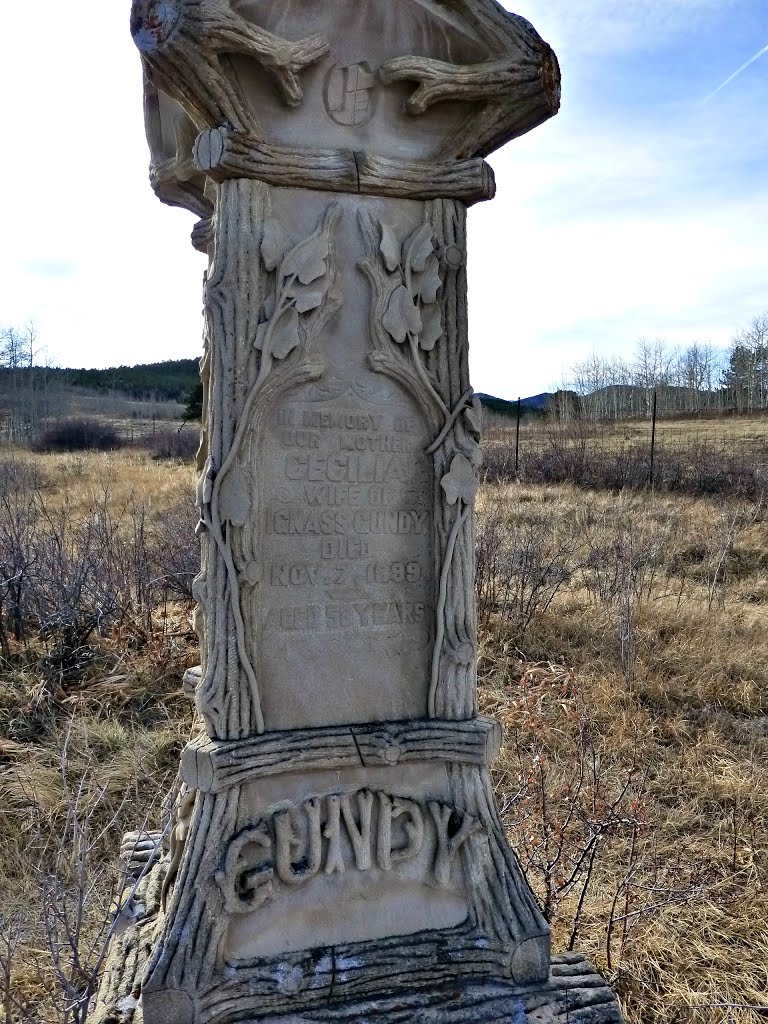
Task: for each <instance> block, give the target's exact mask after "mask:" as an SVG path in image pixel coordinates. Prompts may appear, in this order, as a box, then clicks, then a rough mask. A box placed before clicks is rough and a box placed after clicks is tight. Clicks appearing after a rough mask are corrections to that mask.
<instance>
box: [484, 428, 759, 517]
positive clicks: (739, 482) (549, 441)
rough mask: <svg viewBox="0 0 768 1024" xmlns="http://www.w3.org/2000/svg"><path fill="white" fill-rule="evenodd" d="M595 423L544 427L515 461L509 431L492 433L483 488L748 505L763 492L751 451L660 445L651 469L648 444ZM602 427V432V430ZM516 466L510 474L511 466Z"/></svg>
mask: <svg viewBox="0 0 768 1024" xmlns="http://www.w3.org/2000/svg"><path fill="white" fill-rule="evenodd" d="M599 426H600V425H599V424H595V423H585V422H580V421H573V422H570V423H567V424H565V425H561V424H556V425H549V426H546V425H545V426H544V427H542V428H540V429H538V430H537V431H536V432H535V433H530V432H529V433H528V434H526V435H525V436H524V437H523V441H522V443H521V446H520V451H519V454H518V458H517V460H516V459H515V440H514V435H513V434H512V432H510V431H506V432H502V431H497V432H495V433H492V434H491V436H489V437H488V438H487V439H486V441H485V444H484V461H485V479H486V481H487V482H489V483H509V482H512V481H513V480H515V479H518V480H520V481H522V482H523V483H526V484H559V483H573V484H577V485H578V486H580V487H588V488H595V489H605V488H608V489H611V490H621V489H623V488H628V489H632V490H638V489H643V488H646V487H649V486H651V485H652V486H653V487H655V488H656V489H658V490H662V491H680V492H685V493H690V494H723V495H728V496H729V497H731V496H733V497H741V498H746V499H749V500H755V499H758V498H760V496H761V495H763V494H765V493H766V490H768V471H767V470H766V466H765V464H764V463H763V464H762V465H759V464H755V460H754V457H753V455H752V454H751V453H745V452H740V451H738V450H735V449H733V448H732V447H729V446H728V445H725V444H720V445H718V444H717V443H716V442H711V441H710V442H707V441H701V440H697V439H688V440H686V441H683V442H681V443H678V444H674V443H672V444H665V443H663V442H659V443H658V444H657V446H656V449H655V452H654V457H653V466H652V465H651V449H650V442H646V443H640V442H638V441H636V440H631V441H626V440H624V439H623V438H622V437H621V436H620V435H617V434H615V433H614V434H610V435H607V436H603V435H602V434H601V432H600V429H599ZM606 429H607V428H606ZM516 464H517V473H515V465H516Z"/></svg>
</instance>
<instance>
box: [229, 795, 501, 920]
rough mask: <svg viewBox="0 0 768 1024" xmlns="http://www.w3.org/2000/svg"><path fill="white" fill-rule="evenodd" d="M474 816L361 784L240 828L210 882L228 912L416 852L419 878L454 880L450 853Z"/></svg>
mask: <svg viewBox="0 0 768 1024" xmlns="http://www.w3.org/2000/svg"><path fill="white" fill-rule="evenodd" d="M480 828H481V826H480V823H479V821H478V820H477V819H476V818H474V817H472V815H470V814H462V813H460V812H458V811H456V810H455V809H454V808H451V807H449V806H446V805H444V804H441V803H438V802H437V801H427V802H426V803H425V804H422V803H417V802H416V801H414V800H407V799H404V798H401V797H397V796H391V795H389V794H387V793H385V792H383V791H381V790H377V791H372V790H368V789H360V790H358V791H357V792H355V793H349V794H344V795H341V796H337V795H333V796H326V797H313V798H312V799H309V800H305V801H304V802H303V803H302V804H300V805H288V806H285V807H283V808H281V809H280V810H279V811H277V812H275V813H274V814H272V815H271V816H270V817H268V818H265V819H263V820H262V821H260V822H258V823H257V824H256V825H255V826H254V827H253V828H247V829H245V830H244V831H243V832H241V833H240V835H238V836H237V837H236V838H235V839H233V840H232V842H231V843H230V845H229V848H228V850H227V853H226V857H225V864H224V869H223V870H222V871H221V872H220V873H219V874H218V875H217V879H216V880H217V882H218V884H219V886H220V887H221V889H222V892H223V893H224V897H225V905H226V909H227V911H228V912H229V913H232V914H246V913H250V912H252V911H254V910H258V909H259V907H262V906H264V905H265V904H267V903H270V902H272V901H273V900H275V899H276V898H277V896H278V894H279V893H280V891H281V889H284V888H288V889H295V888H296V887H297V886H301V885H306V884H307V883H309V882H311V881H312V879H313V878H315V876H317V875H319V874H322V875H325V876H331V875H334V874H339V875H342V874H344V873H345V872H346V871H349V870H357V871H365V872H368V871H380V872H391V871H395V870H397V869H398V868H399V867H400V866H407V865H409V864H410V863H411V862H415V861H416V860H417V859H419V858H421V859H422V861H423V862H424V865H425V875H424V878H423V879H422V881H423V883H424V884H425V885H429V886H433V887H437V888H442V889H449V888H455V887H456V885H457V876H456V874H455V872H454V867H455V865H456V860H457V856H458V854H459V851H460V850H461V848H462V846H463V845H464V843H465V842H466V841H467V840H468V839H469V837H470V836H471V835H473V834H474V833H476V832H478V831H479V830H480Z"/></svg>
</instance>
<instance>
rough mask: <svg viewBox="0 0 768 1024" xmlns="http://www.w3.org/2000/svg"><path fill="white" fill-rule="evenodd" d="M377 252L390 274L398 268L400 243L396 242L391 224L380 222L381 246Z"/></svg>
mask: <svg viewBox="0 0 768 1024" xmlns="http://www.w3.org/2000/svg"><path fill="white" fill-rule="evenodd" d="M379 250H380V252H381V255H382V257H383V259H384V265H385V266H386V268H387V270H388V271H389V272H390V274H391V273H392V271H393V270H397V268H398V267H399V266H400V243H399V242H398V240H397V235H396V234H395V229H394V228H393V227H392V226H391V224H385V223H384V222H383V221H382V222H381V245H380V246H379Z"/></svg>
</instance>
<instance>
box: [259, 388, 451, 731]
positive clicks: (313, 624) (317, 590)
mask: <svg viewBox="0 0 768 1024" xmlns="http://www.w3.org/2000/svg"><path fill="white" fill-rule="evenodd" d="M354 383H355V382H347V383H346V384H345V385H344V390H343V391H342V393H341V394H339V395H338V397H334V398H332V399H330V400H313V399H314V397H315V395H316V394H317V391H316V390H314V389H313V386H309V387H307V388H305V389H297V390H296V392H295V393H293V394H292V395H291V396H288V397H287V398H286V399H284V400H283V401H282V402H281V403H278V404H277V405H276V407H275V408H274V410H273V412H272V415H271V419H270V422H269V425H268V428H267V444H266V446H265V453H264V455H263V458H262V466H263V470H262V471H260V475H261V478H262V488H263V490H262V493H263V495H264V502H263V511H262V516H263V518H262V522H261V531H260V544H261V558H260V559H259V565H260V568H259V573H258V576H259V579H260V584H259V590H258V593H259V604H258V607H257V608H256V609H255V614H256V615H257V616H258V620H259V626H260V631H261V637H262V640H261V644H260V652H259V653H260V663H261V666H262V678H263V679H264V690H265V700H266V701H267V703H268V704H269V702H270V696H269V694H270V693H273V694H274V703H273V708H274V715H273V716H272V718H271V719H270V718H269V715H268V720H270V721H271V722H272V723H273V727H280V728H292V727H294V726H298V725H302V726H305V725H307V724H312V725H322V724H337V722H338V721H339V720H341V721H344V722H355V721H368V720H371V713H372V710H373V711H374V720H375V719H379V720H400V719H406V718H411V717H420V716H422V715H424V714H425V712H426V685H427V684H426V679H427V675H428V671H429V669H428V664H427V660H428V651H429V650H430V642H431V638H432V634H433V621H434V585H433V580H434V571H433V563H432V532H433V522H432V508H431V499H432V495H431V482H430V478H429V476H428V471H429V465H428V461H429V459H428V456H426V455H425V448H426V447H427V445H428V441H429V438H428V435H427V433H426V431H425V428H424V425H423V423H422V420H421V417H420V415H419V413H418V410H417V409H416V408H415V406H414V405H413V403H412V402H411V400H410V399H409V398H408V396H407V395H405V394H404V393H402V392H401V391H400V389H399V388H397V387H396V386H395V385H393V384H390V383H389V382H383V384H382V385H381V387H382V393H383V395H384V398H385V399H386V398H389V399H390V400H389V401H386V400H383V401H382V400H380V401H378V402H376V401H371V400H367V398H366V399H363V398H361V397H360V396H359V395H358V394H356V393H355V390H354ZM364 384H365V385H366V386H367V387H369V388H370V384H369V382H368V380H367V379H364ZM302 392H303V395H306V400H304V401H301V400H300V398H301V397H302ZM366 394H368V392H366ZM374 397H376V396H375V395H374ZM379 397H381V396H379ZM363 680H364V681H365V686H364V689H365V691H366V692H365V693H363V692H361V685H362V681H363ZM329 692H333V693H335V694H336V700H337V703H334V705H333V706H331V707H328V705H327V699H326V696H325V695H326V694H327V693H329ZM372 695H373V697H372ZM376 700H378V702H379V707H380V710H379V711H378V712H376V709H375V702H376ZM358 704H359V709H358ZM323 708H324V711H325V713H326V715H327V722H326V721H325V720H320V719H319V718H317V714H318V712H319V711H321V710H323ZM299 712H301V713H300V714H299ZM294 713H295V714H294ZM275 716H277V717H275Z"/></svg>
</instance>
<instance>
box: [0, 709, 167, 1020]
mask: <svg viewBox="0 0 768 1024" xmlns="http://www.w3.org/2000/svg"><path fill="white" fill-rule="evenodd" d="M82 739H83V737H82V736H80V737H78V745H80V746H81V745H82ZM73 745H75V740H74V733H73V727H72V724H71V723H70V727H69V728H68V729H67V731H66V732H65V733H64V734H63V736H62V737H61V744H60V747H59V749H58V751H57V752H56V762H57V763H55V764H52V765H51V766H50V772H51V778H50V779H49V781H48V790H47V791H46V790H45V789H43V788H41V787H40V786H39V784H37V779H36V776H35V774H34V773H31V774H28V775H27V776H25V775H24V774H23V773H20V774H19V776H18V777H17V779H16V789H17V791H18V793H19V794H20V795H22V796H23V798H24V802H25V804H26V809H27V814H26V822H25V835H26V841H27V843H28V846H29V848H30V849H31V850H34V854H35V860H34V862H33V866H32V876H31V879H32V880H31V888H30V894H31V893H34V898H33V899H32V903H31V905H30V906H29V908H28V910H27V913H26V914H25V915H24V918H23V920H22V916H21V914H20V913H18V912H17V913H16V914H15V916H14V917H13V918H12V919H11V920H10V922H9V923H10V925H11V926H12V928H11V930H10V932H9V934H8V936H7V937H6V938H5V940H4V941H3V942H2V943H0V998H2V1000H3V1004H4V1008H5V1011H6V1017H5V1019H6V1021H7V1022H8V1024H11V1022H12V1021H16V1020H19V1021H25V1020H34V1021H35V1022H36V1024H40V1022H51V1024H53V1022H57V1024H86V1021H87V1020H88V1019H89V1018H90V1016H91V1013H92V1010H93V1006H94V999H95V996H96V992H97V987H98V983H99V979H100V975H101V971H102V967H103V965H104V960H105V957H106V955H107V952H108V948H109V944H110V941H111V939H112V938H113V936H114V935H115V934H116V933H118V932H119V930H120V929H121V928H122V927H124V925H125V923H126V922H127V921H130V920H131V917H132V916H133V915H134V914H135V912H136V908H135V906H134V904H135V901H136V900H137V899H138V898H139V897H138V894H139V893H141V892H142V883H143V882H144V880H145V878H146V877H147V874H148V872H149V870H150V869H151V868H152V867H153V866H154V864H155V863H157V860H158V857H159V856H160V855H161V854H162V844H163V840H164V837H165V835H166V833H167V831H168V828H169V825H170V820H171V817H170V813H166V814H165V815H164V819H165V827H164V828H163V829H162V830H161V831H160V832H149V831H148V830H147V823H148V818H149V816H150V815H151V816H152V817H155V818H157V817H159V816H160V815H161V813H162V812H161V806H160V795H161V794H162V793H163V792H164V789H165V786H167V784H168V783H169V781H170V780H169V778H168V776H167V775H165V776H164V777H162V778H153V779H151V784H150V786H149V794H148V799H147V800H146V801H145V806H144V808H143V813H144V824H143V825H142V826H141V827H140V829H139V830H138V831H135V832H133V833H131V834H129V835H127V836H126V837H125V840H124V842H123V847H122V849H121V858H120V861H118V859H117V857H116V856H115V855H114V851H116V850H117V848H118V847H119V845H120V836H121V835H122V834H123V828H124V824H125V822H126V821H127V820H130V819H131V817H132V816H133V815H134V814H136V813H137V810H138V813H139V814H141V813H142V811H141V810H139V809H138V808H136V807H135V800H134V797H135V794H134V793H133V791H132V790H133V787H131V790H126V791H123V792H122V793H120V792H117V793H116V792H115V790H114V788H113V786H112V785H111V782H110V780H109V779H108V778H107V779H105V778H104V776H103V771H101V766H100V764H99V758H98V755H97V751H96V750H95V749H94V748H93V747H91V746H90V744H89V743H88V741H87V740H86V743H85V747H84V748H82V749H80V750H78V751H77V755H76V756H75V754H74V753H70V747H71V746H73ZM52 791H53V792H52ZM54 793H55V797H54ZM167 810H168V811H169V812H170V808H168V809H167ZM126 840H127V842H126ZM134 854H135V856H134ZM107 858H109V859H108V860H107ZM105 863H106V864H108V867H105ZM24 990H27V991H29V990H32V991H36V992H38V993H44V995H43V996H42V998H40V997H39V996H38V997H37V998H36V999H35V1004H34V1008H33V1007H32V1006H30V1005H29V1003H28V1002H27V1000H26V999H25V998H24V994H23V992H24ZM32 1010H33V1015H31V1014H30V1011H32Z"/></svg>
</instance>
